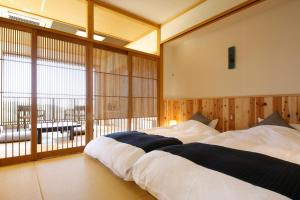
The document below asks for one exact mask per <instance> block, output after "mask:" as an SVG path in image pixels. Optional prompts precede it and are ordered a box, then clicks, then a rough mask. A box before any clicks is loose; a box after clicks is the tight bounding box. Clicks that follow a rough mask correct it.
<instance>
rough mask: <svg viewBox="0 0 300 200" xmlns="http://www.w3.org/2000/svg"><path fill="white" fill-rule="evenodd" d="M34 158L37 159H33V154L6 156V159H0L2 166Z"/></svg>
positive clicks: (0, 165)
mask: <svg viewBox="0 0 300 200" xmlns="http://www.w3.org/2000/svg"><path fill="white" fill-rule="evenodd" d="M32 160H35V159H33V156H32V155H27V156H18V157H12V158H4V159H0V167H3V166H7V165H14V164H18V163H24V162H29V161H32Z"/></svg>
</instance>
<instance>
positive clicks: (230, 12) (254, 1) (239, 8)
mask: <svg viewBox="0 0 300 200" xmlns="http://www.w3.org/2000/svg"><path fill="white" fill-rule="evenodd" d="M263 1H265V0H248V1H246V2H244V3H241V4H239V5H237V6H235V7H233V8H231V9H229V10H226V11H224V12H222V13H220V14H218V15H216V16H214V17H211V18H209V19H207V20H205V21H203V22H200V23H198V24H196V25H194V26H192V27H190V28H188V29H186V30H184V31H181V32H179V33H177V34H175V35H173V36H172V37H170V38H168V39H166V40H163V41H162V43H167V42H171V41H173V40H176V39H178V38H181V37H183V36H185V35H187V34H189V33H191V32H194V31H196V30H198V29H200V28H203V27H205V26H207V25H209V24H212V23H215V22H217V21H219V20H221V19H224V18H226V17H228V16H231V15H233V14H236V13H238V12H240V11H242V10H244V9H246V8H250V7H252V6H254V5H256V4H258V3H261V2H263Z"/></svg>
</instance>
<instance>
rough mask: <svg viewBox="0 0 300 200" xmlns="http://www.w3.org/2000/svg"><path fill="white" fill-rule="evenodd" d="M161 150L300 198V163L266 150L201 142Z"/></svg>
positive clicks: (299, 199) (288, 195) (287, 195)
mask: <svg viewBox="0 0 300 200" xmlns="http://www.w3.org/2000/svg"><path fill="white" fill-rule="evenodd" d="M160 150H163V151H165V152H169V153H171V154H174V155H177V156H181V157H183V158H186V159H188V160H190V161H192V162H194V163H196V164H198V165H201V166H203V167H205V168H208V169H211V170H215V171H218V172H221V173H223V174H226V175H229V176H232V177H235V178H238V179H240V180H243V181H245V182H248V183H251V184H253V185H256V186H259V187H262V188H265V189H268V190H271V191H274V192H276V193H279V194H282V195H284V196H286V197H289V198H291V199H294V200H300V165H297V164H294V163H290V162H287V161H284V160H280V159H276V158H273V157H270V156H267V155H264V154H259V153H253V152H248V151H241V150H235V149H231V148H226V147H222V146H216V145H209V144H201V143H190V144H184V145H175V146H169V147H164V148H161V149H160ZM245 195H246V194H245Z"/></svg>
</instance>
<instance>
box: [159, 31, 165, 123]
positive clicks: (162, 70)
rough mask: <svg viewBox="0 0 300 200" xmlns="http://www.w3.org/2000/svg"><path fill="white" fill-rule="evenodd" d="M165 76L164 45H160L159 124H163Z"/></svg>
mask: <svg viewBox="0 0 300 200" xmlns="http://www.w3.org/2000/svg"><path fill="white" fill-rule="evenodd" d="M159 32H160V31H159ZM163 78H164V45H163V44H161V45H160V59H159V66H158V90H157V92H158V104H157V105H158V106H157V107H158V117H159V118H158V122H159V125H162V124H163V117H162V114H163V113H164V109H165V108H164V97H163V95H164V89H163Z"/></svg>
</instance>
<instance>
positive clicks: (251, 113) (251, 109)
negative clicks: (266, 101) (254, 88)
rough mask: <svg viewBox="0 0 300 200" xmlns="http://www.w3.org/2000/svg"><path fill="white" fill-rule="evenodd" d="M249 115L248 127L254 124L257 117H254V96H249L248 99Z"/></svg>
mask: <svg viewBox="0 0 300 200" xmlns="http://www.w3.org/2000/svg"><path fill="white" fill-rule="evenodd" d="M249 106H250V107H249V117H248V127H252V126H254V125H255V124H256V122H257V119H256V118H255V98H254V97H250V99H249Z"/></svg>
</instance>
